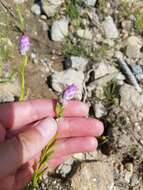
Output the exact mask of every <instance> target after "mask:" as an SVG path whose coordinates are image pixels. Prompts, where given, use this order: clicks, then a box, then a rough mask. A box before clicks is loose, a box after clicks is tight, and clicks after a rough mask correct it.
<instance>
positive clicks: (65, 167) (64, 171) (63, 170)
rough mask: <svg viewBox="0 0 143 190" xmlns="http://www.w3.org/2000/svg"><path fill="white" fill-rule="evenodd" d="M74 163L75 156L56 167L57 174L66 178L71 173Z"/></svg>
mask: <svg viewBox="0 0 143 190" xmlns="http://www.w3.org/2000/svg"><path fill="white" fill-rule="evenodd" d="M73 164H74V159H73V158H70V159H68V160H67V161H66V162H64V163H63V164H61V165H60V166H59V167H58V168H57V169H56V174H59V175H61V176H62V177H63V178H66V177H67V176H68V175H69V174H70V172H71V170H72V166H73Z"/></svg>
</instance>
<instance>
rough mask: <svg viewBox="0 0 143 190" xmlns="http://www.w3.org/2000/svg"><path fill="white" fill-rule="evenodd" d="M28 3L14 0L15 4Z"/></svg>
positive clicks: (24, 0)
mask: <svg viewBox="0 0 143 190" xmlns="http://www.w3.org/2000/svg"><path fill="white" fill-rule="evenodd" d="M26 1H27V0H14V2H15V3H17V4H20V3H24V2H26Z"/></svg>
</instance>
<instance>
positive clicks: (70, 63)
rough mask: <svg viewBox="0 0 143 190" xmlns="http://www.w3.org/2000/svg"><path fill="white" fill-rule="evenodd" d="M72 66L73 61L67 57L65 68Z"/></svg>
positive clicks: (64, 63)
mask: <svg viewBox="0 0 143 190" xmlns="http://www.w3.org/2000/svg"><path fill="white" fill-rule="evenodd" d="M71 66H72V61H71V59H70V57H67V58H66V59H65V60H64V62H63V67H64V70H67V69H69V68H71Z"/></svg>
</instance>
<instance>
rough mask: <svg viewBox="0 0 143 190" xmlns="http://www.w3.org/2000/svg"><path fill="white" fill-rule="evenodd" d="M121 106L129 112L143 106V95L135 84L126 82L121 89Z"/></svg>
mask: <svg viewBox="0 0 143 190" xmlns="http://www.w3.org/2000/svg"><path fill="white" fill-rule="evenodd" d="M120 96H121V101H120V106H121V107H122V108H123V109H124V110H125V111H128V112H135V111H136V110H137V109H140V108H143V96H142V95H140V94H139V93H138V92H137V91H136V90H135V88H134V87H133V86H131V85H128V84H125V85H123V86H122V87H121V89H120Z"/></svg>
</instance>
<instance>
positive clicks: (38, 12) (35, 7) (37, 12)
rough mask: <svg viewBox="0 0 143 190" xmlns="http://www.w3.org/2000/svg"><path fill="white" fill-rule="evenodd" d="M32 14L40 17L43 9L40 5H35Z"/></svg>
mask: <svg viewBox="0 0 143 190" xmlns="http://www.w3.org/2000/svg"><path fill="white" fill-rule="evenodd" d="M31 12H32V13H34V14H35V15H40V14H41V8H40V6H39V5H38V4H36V3H35V4H34V5H32V7H31Z"/></svg>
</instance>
